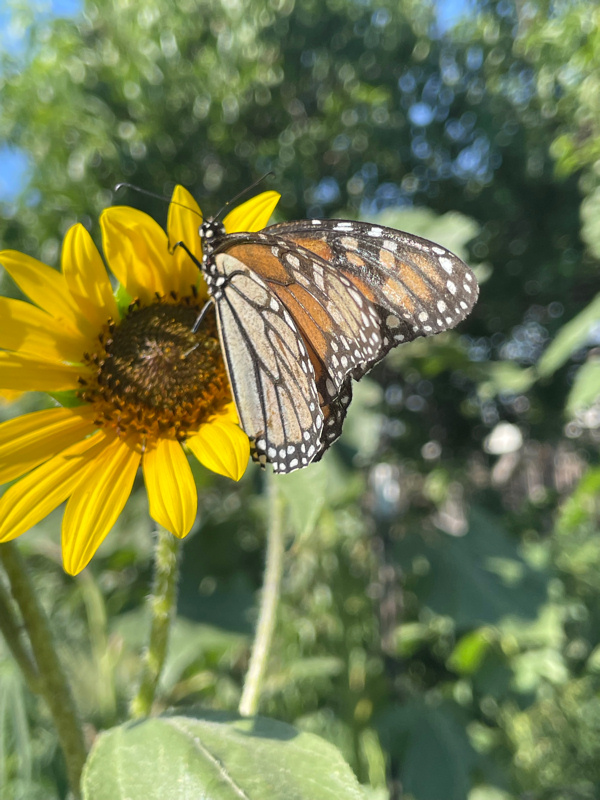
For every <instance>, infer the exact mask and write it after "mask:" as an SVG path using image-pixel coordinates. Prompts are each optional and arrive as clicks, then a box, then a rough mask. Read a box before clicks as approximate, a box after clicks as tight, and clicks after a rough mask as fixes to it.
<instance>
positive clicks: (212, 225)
mask: <svg viewBox="0 0 600 800" xmlns="http://www.w3.org/2000/svg"><path fill="white" fill-rule="evenodd" d="M198 236H199V237H200V239H201V241H202V244H203V246H204V249H205V250H206V249H207V246H208V249H210V246H211V245H214V243H215V242H216V241H217V239H219V238H221V237H222V236H225V226H224V225H223V223H222V222H219V220H217V219H212V218H211V219H207V220H206V221H205V222H203V223H202V225H200V227H199V228H198Z"/></svg>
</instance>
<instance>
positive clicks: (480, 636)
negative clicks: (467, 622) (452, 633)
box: [447, 628, 497, 675]
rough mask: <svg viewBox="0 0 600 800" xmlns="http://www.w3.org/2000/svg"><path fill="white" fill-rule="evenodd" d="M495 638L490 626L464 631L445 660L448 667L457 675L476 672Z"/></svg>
mask: <svg viewBox="0 0 600 800" xmlns="http://www.w3.org/2000/svg"><path fill="white" fill-rule="evenodd" d="M496 638H497V636H496V634H495V633H494V631H493V629H491V628H478V629H477V630H474V631H470V632H469V633H466V634H465V635H464V636H462V637H461V638H460V639H459V641H458V642H457V643H456V647H455V648H454V650H453V651H452V653H451V654H450V658H449V659H448V661H447V666H448V668H449V669H451V670H453V671H454V672H457V673H458V674H459V675H472V674H473V673H474V672H477V670H478V669H479V667H480V666H481V664H482V662H483V659H484V658H485V655H486V653H487V652H488V650H489V649H490V647H491V645H492V644H493V642H494V640H495V639H496Z"/></svg>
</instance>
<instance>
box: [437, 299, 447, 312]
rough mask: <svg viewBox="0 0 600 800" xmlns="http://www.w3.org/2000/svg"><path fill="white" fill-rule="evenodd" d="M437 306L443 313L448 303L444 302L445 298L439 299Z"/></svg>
mask: <svg viewBox="0 0 600 800" xmlns="http://www.w3.org/2000/svg"><path fill="white" fill-rule="evenodd" d="M437 307H438V311H439V312H440V313H442V314H443V313H444V311H445V310H446V303H444V301H443V300H438V303H437Z"/></svg>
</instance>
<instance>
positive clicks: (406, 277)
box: [203, 220, 478, 472]
mask: <svg viewBox="0 0 600 800" xmlns="http://www.w3.org/2000/svg"><path fill="white" fill-rule="evenodd" d="M211 250H212V251H213V252H211V253H210V254H209V255H208V256H207V258H206V260H205V263H204V264H203V270H204V271H205V274H206V276H207V281H208V285H209V291H210V292H211V294H212V295H213V299H214V301H215V304H216V306H217V316H218V320H219V329H220V335H221V342H222V346H223V350H224V352H225V356H226V361H227V366H228V370H229V375H230V379H231V384H232V389H233V393H234V398H235V401H236V405H237V408H238V412H239V415H240V421H241V424H242V427H243V429H244V430H245V431H246V433H247V434H248V435H249V437H250V438H251V440H252V442H253V444H252V454H253V457H254V458H255V460H258V461H260V462H261V463H263V464H264V462H265V461H267V462H270V463H272V464H273V467H274V469H275V471H277V472H290V471H292V470H294V469H297V468H298V467H301V466H304V465H305V464H307V463H309V462H310V461H313V460H315V459H319V458H320V457H321V456H322V454H323V452H325V450H326V449H327V448H328V447H329V446H330V445H331V444H332V443H333V442H334V441H335V440H336V439H337V438H338V437H339V435H340V433H341V429H342V423H343V421H344V418H345V416H346V411H347V408H348V405H349V403H350V400H351V397H352V379H355V380H358V379H359V378H361V377H362V376H363V375H364V374H365V373H366V372H368V370H369V369H371V367H372V366H373V365H374V364H376V363H377V362H378V361H379V360H380V359H381V358H383V356H384V355H385V354H386V353H387V352H388V351H389V350H390V349H391V348H392V347H394V346H395V345H397V344H400V343H401V342H406V341H410V340H411V339H415V338H416V337H417V336H427V335H431V334H434V333H439V332H440V331H443V330H447V329H448V328H451V327H454V325H456V324H457V323H458V322H459V321H460V320H461V319H463V318H464V317H465V316H466V315H467V314H468V313H469V311H470V309H471V308H472V306H473V304H474V302H475V300H476V298H477V293H478V289H477V283H476V281H475V279H474V276H473V274H472V272H471V271H470V270H469V268H468V267H467V266H466V265H465V264H464V263H463V262H462V261H461V260H460V259H459V258H457V257H456V256H455V255H454V254H453V253H451V252H450V251H448V250H446V249H445V248H444V247H441V246H439V245H436V244H434V243H433V242H429V241H427V240H426V239H421V238H419V237H417V236H412V235H411V234H407V233H403V232H401V231H396V230H394V229H392V228H385V227H382V226H377V225H371V224H368V223H362V222H352V221H344V220H329V221H327V220H325V221H322V220H304V221H299V222H290V223H282V224H278V225H272V226H270V227H268V228H265V229H264V230H263V231H261V232H260V233H256V234H232V235H229V236H227V235H222V236H221V237H220V238H219V239H218V240H216V241H214V243H212V244H211Z"/></svg>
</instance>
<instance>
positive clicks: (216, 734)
mask: <svg viewBox="0 0 600 800" xmlns="http://www.w3.org/2000/svg"><path fill="white" fill-rule="evenodd" d="M83 797H84V800H138V798H139V800H154V798H157V800H158V799H160V800H167V799H168V800H339V798H344V800H364V793H363V791H362V789H361V787H360V785H359V783H358V781H357V780H356V777H355V776H354V774H353V772H352V770H351V769H350V767H349V766H348V765H347V764H346V762H345V761H344V760H343V759H342V756H341V755H340V753H339V751H338V750H337V749H336V748H335V747H334V746H333V745H331V744H329V743H328V742H326V741H325V740H324V739H321V738H320V737H318V736H315V735H314V734H311V733H303V732H300V731H298V730H296V729H295V728H292V727H291V726H290V725H286V724H285V723H283V722H277V721H275V720H271V719H266V718H261V717H259V718H256V719H240V718H239V717H234V716H232V715H228V714H224V713H219V712H210V711H209V712H202V714H201V715H200V714H199V715H197V716H192V715H185V716H184V715H175V714H173V715H165V716H162V717H156V718H153V719H147V720H144V721H142V722H133V723H132V722H129V723H127V724H125V725H121V726H119V727H118V728H112V729H111V730H109V731H106V732H105V733H103V734H101V736H100V737H99V738H98V740H97V741H96V744H95V745H94V748H93V749H92V752H91V753H90V756H89V759H88V762H87V764H86V767H85V771H84V775H83Z"/></svg>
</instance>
